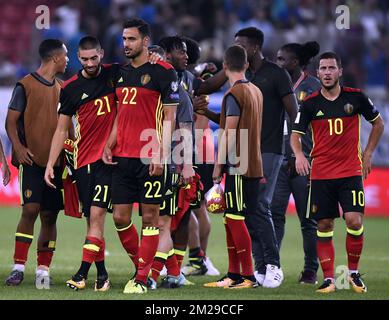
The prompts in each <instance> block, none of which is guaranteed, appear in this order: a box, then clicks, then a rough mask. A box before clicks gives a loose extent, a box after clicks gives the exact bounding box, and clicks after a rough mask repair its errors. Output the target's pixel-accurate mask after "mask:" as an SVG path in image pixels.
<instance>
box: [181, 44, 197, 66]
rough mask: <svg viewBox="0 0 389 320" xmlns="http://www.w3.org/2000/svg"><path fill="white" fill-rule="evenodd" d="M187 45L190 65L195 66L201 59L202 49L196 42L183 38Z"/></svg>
mask: <svg viewBox="0 0 389 320" xmlns="http://www.w3.org/2000/svg"><path fill="white" fill-rule="evenodd" d="M182 39H183V40H184V41H185V43H186V50H187V54H188V64H195V63H197V61H198V60H199V59H200V53H201V48H200V45H199V43H198V42H197V41H196V40H193V39H192V38H189V37H182Z"/></svg>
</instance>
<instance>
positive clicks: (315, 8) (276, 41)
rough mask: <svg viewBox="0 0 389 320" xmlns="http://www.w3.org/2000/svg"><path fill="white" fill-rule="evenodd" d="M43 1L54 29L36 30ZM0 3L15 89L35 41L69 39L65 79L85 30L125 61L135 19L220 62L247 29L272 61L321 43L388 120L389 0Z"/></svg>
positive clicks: (109, 54) (1, 49)
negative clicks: (288, 47) (346, 15)
mask: <svg viewBox="0 0 389 320" xmlns="http://www.w3.org/2000/svg"><path fill="white" fill-rule="evenodd" d="M342 4H346V5H348V7H349V8H350V13H351V19H350V22H351V24H350V29H349V30H338V29H337V28H336V25H335V21H336V18H337V15H336V13H335V9H336V7H337V6H338V5H342ZM39 5H47V6H48V7H49V8H50V18H51V20H50V29H47V30H45V29H43V30H38V29H37V28H36V27H35V19H36V18H37V17H38V16H39V14H38V13H35V9H36V7H37V6H39ZM0 7H1V8H2V12H1V19H0V87H4V86H8V87H9V86H10V87H13V86H14V84H15V82H16V81H17V79H19V78H21V77H23V76H24V75H25V74H27V73H28V72H30V71H31V70H34V69H35V68H36V67H37V64H38V62H39V57H38V54H37V46H38V45H39V43H40V41H41V40H42V39H44V38H59V39H62V40H64V41H65V42H66V43H67V46H68V50H69V59H70V61H69V64H68V69H67V74H66V76H67V77H68V76H69V75H71V74H73V73H75V72H76V71H77V70H78V69H79V68H80V65H79V62H78V60H77V44H78V41H79V39H80V38H81V37H82V36H84V35H86V34H91V35H96V36H98V37H99V39H100V40H101V42H102V44H103V47H104V49H105V61H107V62H113V61H116V62H122V61H123V59H124V55H123V53H122V42H121V32H122V22H123V21H124V20H125V19H126V18H129V17H134V16H138V17H141V18H142V19H144V20H145V21H147V22H148V23H149V24H150V25H151V28H152V34H153V40H154V42H156V41H158V40H159V39H160V38H161V37H163V36H165V35H175V34H179V35H185V36H188V37H191V38H194V39H195V40H197V41H198V42H199V43H200V44H201V48H202V55H201V61H207V62H214V63H215V64H216V65H217V66H218V67H220V65H221V60H222V55H223V52H224V49H225V48H226V47H227V46H228V45H229V44H231V42H232V41H233V37H234V34H235V32H236V31H237V30H239V29H240V28H244V27H247V26H255V27H258V28H260V29H261V30H262V31H263V32H264V34H265V43H264V48H263V51H264V53H265V55H266V56H267V57H268V58H269V59H271V60H273V59H275V54H276V52H277V49H278V48H279V47H281V46H282V45H283V44H285V43H288V42H306V41H309V40H316V41H318V42H319V43H320V46H321V51H327V50H334V51H336V52H337V53H339V54H340V55H341V57H342V60H343V67H344V76H343V83H344V84H345V85H347V86H351V87H360V88H362V89H364V90H366V91H367V93H368V94H369V95H370V96H371V97H372V99H373V100H374V102H375V105H376V106H378V107H379V109H380V112H381V114H382V116H383V117H384V119H385V120H386V121H388V120H389V94H388V87H389V81H388V78H389V1H386V0H352V1H337V0H318V1H316V0H273V1H270V0H196V1H179V0H142V1H141V0H83V1H76V0H74V1H73V0H70V1H63V0H13V1H9V0H0ZM314 66H315V64H312V66H311V68H312V70H311V71H314ZM2 107H3V112H2V116H3V114H5V113H6V107H7V102H6V101H2ZM0 118H1V117H0ZM1 132H3V130H1ZM2 138H3V135H2ZM388 141H389V132H388V131H386V132H385V134H384V137H383V140H382V143H381V144H380V145H379V146H378V149H377V151H376V153H375V158H374V163H375V164H376V165H386V166H389V143H387V142H388ZM363 142H364V143H365V141H363Z"/></svg>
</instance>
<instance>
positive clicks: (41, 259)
mask: <svg viewBox="0 0 389 320" xmlns="http://www.w3.org/2000/svg"><path fill="white" fill-rule="evenodd" d="M54 251H55V240H51V241H47V242H46V243H44V244H43V248H42V250H38V257H37V263H38V267H39V266H45V267H48V268H49V267H50V264H51V260H52V259H53V255H54Z"/></svg>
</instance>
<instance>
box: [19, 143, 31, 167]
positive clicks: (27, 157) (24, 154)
mask: <svg viewBox="0 0 389 320" xmlns="http://www.w3.org/2000/svg"><path fill="white" fill-rule="evenodd" d="M15 153H16V159H17V160H18V162H19V163H20V164H28V165H30V166H32V165H33V163H34V162H33V161H32V158H33V157H34V155H33V154H32V152H31V151H30V150H29V149H28V148H26V147H25V146H21V147H19V148H17V149H15Z"/></svg>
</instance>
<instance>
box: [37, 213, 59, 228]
mask: <svg viewBox="0 0 389 320" xmlns="http://www.w3.org/2000/svg"><path fill="white" fill-rule="evenodd" d="M57 216H58V215H57V213H55V212H45V213H41V222H42V225H46V226H54V225H55V224H56V223H57Z"/></svg>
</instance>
